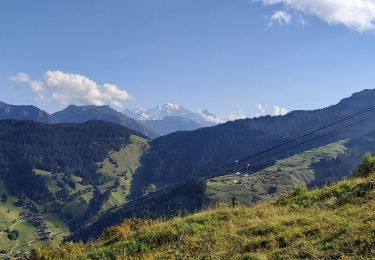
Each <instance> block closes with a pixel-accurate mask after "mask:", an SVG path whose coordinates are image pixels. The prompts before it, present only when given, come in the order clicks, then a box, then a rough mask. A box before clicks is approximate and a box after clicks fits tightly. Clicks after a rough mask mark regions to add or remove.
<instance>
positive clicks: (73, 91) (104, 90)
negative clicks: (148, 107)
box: [11, 71, 131, 109]
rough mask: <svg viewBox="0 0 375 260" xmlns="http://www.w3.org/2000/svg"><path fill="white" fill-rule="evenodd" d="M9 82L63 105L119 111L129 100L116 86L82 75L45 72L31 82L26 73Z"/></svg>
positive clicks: (19, 74) (126, 94) (128, 96)
mask: <svg viewBox="0 0 375 260" xmlns="http://www.w3.org/2000/svg"><path fill="white" fill-rule="evenodd" d="M11 80H14V81H19V82H23V83H27V84H28V85H29V86H30V87H31V89H32V90H33V91H34V92H35V93H37V94H38V96H39V97H40V98H44V97H47V98H49V99H52V100H54V101H56V102H58V103H60V104H64V105H67V104H75V105H98V106H101V105H111V106H113V107H114V108H117V109H120V108H122V106H123V103H124V102H125V101H126V100H129V99H130V98H131V96H130V95H129V94H128V92H127V91H126V90H122V89H120V88H119V87H118V86H116V85H113V84H108V83H106V84H103V85H100V84H98V83H96V82H95V81H93V80H91V79H89V78H87V77H85V76H83V75H79V74H73V73H65V72H62V71H47V72H46V73H45V74H44V76H43V80H41V81H34V80H31V79H30V77H29V76H28V75H27V74H26V73H18V74H17V75H16V76H13V77H11Z"/></svg>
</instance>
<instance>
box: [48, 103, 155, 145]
mask: <svg viewBox="0 0 375 260" xmlns="http://www.w3.org/2000/svg"><path fill="white" fill-rule="evenodd" d="M51 118H52V119H53V121H54V122H56V123H82V122H86V121H89V120H103V121H108V122H111V123H115V124H119V125H122V126H125V127H128V128H130V129H133V130H135V131H137V132H139V133H141V134H143V135H145V136H148V137H151V138H156V137H158V136H159V135H158V134H157V133H155V132H154V131H152V130H151V129H149V128H148V127H147V126H145V125H143V124H141V123H139V122H137V121H136V120H134V119H132V118H129V117H127V116H125V115H123V114H122V113H120V112H117V111H116V110H114V109H112V108H111V107H109V106H93V105H86V106H76V105H70V106H68V107H67V108H66V109H64V110H62V111H59V112H56V113H54V114H52V115H51Z"/></svg>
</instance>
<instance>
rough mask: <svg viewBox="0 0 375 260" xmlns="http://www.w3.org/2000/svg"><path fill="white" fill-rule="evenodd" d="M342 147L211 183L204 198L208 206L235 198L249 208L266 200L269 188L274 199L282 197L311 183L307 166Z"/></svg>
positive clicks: (333, 146)
mask: <svg viewBox="0 0 375 260" xmlns="http://www.w3.org/2000/svg"><path fill="white" fill-rule="evenodd" d="M345 144H346V141H344V140H343V141H338V142H335V143H331V144H328V145H325V146H322V147H319V148H315V149H311V150H308V151H305V152H302V153H300V154H297V155H294V156H291V157H289V158H286V159H283V160H279V161H277V162H276V163H275V164H274V165H273V166H271V167H268V168H266V169H264V170H262V171H260V172H257V173H255V174H251V175H250V176H249V177H244V176H235V175H226V176H222V177H218V178H214V179H211V180H209V181H208V182H207V185H206V187H207V189H206V195H207V197H208V199H209V200H210V201H212V202H226V203H230V202H231V200H232V198H233V196H235V197H236V198H237V200H238V201H240V202H241V203H242V204H245V205H250V204H252V203H254V202H257V201H260V200H266V199H268V198H269V189H270V188H274V191H273V192H272V193H274V194H275V195H281V194H286V193H288V192H291V191H293V190H294V189H295V188H296V187H298V186H300V185H305V184H309V183H311V182H312V181H313V180H314V177H315V176H314V171H313V170H312V169H311V164H313V163H316V162H319V161H320V160H321V159H327V158H336V157H337V156H338V155H340V154H343V153H345V150H346V148H345ZM234 181H235V182H236V183H234ZM275 188H276V189H275Z"/></svg>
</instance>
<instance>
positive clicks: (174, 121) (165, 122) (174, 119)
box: [142, 116, 202, 136]
mask: <svg viewBox="0 0 375 260" xmlns="http://www.w3.org/2000/svg"><path fill="white" fill-rule="evenodd" d="M142 123H143V124H144V125H146V126H147V127H148V128H149V129H151V130H152V131H154V132H156V133H158V134H159V135H161V136H163V135H168V134H171V133H174V132H178V131H194V130H197V129H199V128H202V126H201V125H199V124H198V123H196V122H195V121H193V120H190V119H188V118H184V117H178V116H166V117H164V118H163V119H161V120H147V121H142Z"/></svg>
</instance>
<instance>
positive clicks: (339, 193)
mask: <svg viewBox="0 0 375 260" xmlns="http://www.w3.org/2000/svg"><path fill="white" fill-rule="evenodd" d="M374 254H375V174H370V175H368V176H364V177H357V178H353V179H348V180H343V181H341V182H339V183H338V184H335V185H332V186H326V187H324V188H322V189H316V190H312V191H307V190H306V189H303V188H299V189H297V190H296V191H295V192H293V193H292V194H290V195H288V196H285V197H282V198H280V199H279V200H277V201H275V202H272V203H271V202H269V203H263V204H259V205H255V206H253V207H250V208H242V207H239V208H234V209H233V208H229V207H221V208H215V209H209V210H206V211H204V212H201V213H197V214H194V215H190V216H187V217H176V218H173V219H170V220H155V221H152V220H139V219H132V220H127V221H125V222H124V223H123V224H122V225H118V226H114V227H111V228H109V229H108V230H107V231H106V232H105V233H104V234H103V236H102V237H101V239H99V240H97V241H93V242H90V243H88V244H83V243H76V244H74V243H67V244H64V245H62V246H60V247H58V248H39V249H36V250H34V251H33V254H32V257H31V258H32V259H176V258H177V259H189V258H194V259H290V258H292V259H301V258H302V259H310V258H315V259H316V258H319V259H332V258H334V259H336V258H344V259H345V258H356V257H357V258H358V257H363V258H371V257H372V256H373V255H374Z"/></svg>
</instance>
